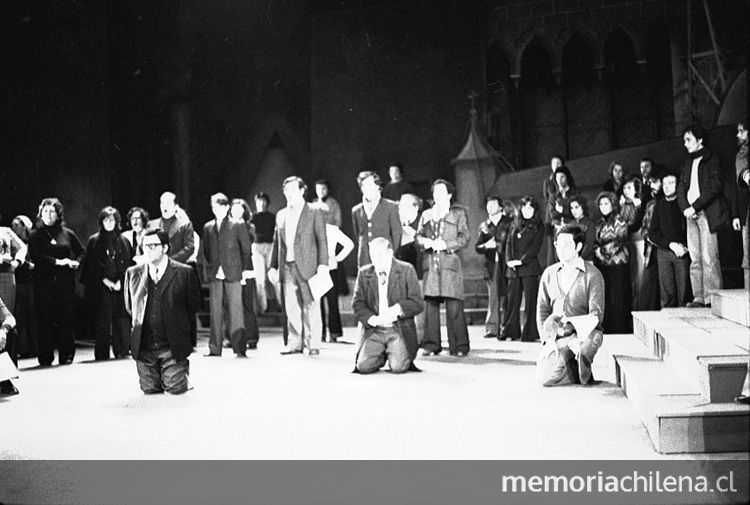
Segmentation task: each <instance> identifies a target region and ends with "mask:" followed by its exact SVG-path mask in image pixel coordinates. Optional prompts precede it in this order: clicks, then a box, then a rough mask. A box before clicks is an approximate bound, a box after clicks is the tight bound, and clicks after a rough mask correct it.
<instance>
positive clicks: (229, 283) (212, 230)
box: [201, 193, 253, 358]
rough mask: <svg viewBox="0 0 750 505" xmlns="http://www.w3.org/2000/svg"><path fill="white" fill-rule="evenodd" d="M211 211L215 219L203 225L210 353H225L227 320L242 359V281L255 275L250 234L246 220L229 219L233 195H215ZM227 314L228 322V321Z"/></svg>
mask: <svg viewBox="0 0 750 505" xmlns="http://www.w3.org/2000/svg"><path fill="white" fill-rule="evenodd" d="M211 212H213V215H214V219H212V220H211V221H209V222H207V223H206V224H205V225H204V226H203V238H202V239H201V250H202V253H203V254H202V259H203V263H204V266H205V268H206V277H207V280H208V282H209V283H210V284H209V289H210V293H211V295H210V306H211V336H210V338H209V340H208V354H207V355H206V356H221V347H222V346H221V344H222V339H223V336H224V335H223V331H222V327H223V326H224V325H223V324H222V323H224V324H225V325H226V328H228V330H229V340H230V341H231V343H232V349H233V350H234V354H235V355H236V356H237V357H238V358H244V357H245V356H246V354H245V352H246V350H247V333H246V332H245V319H244V309H243V306H242V284H244V283H245V282H246V281H247V279H249V278H250V277H251V276H252V269H253V267H252V264H253V263H252V262H253V260H252V250H251V247H252V246H251V244H250V237H249V236H248V234H247V229H246V228H245V225H244V224H243V223H240V222H238V221H233V220H231V219H230V218H229V198H227V195H225V194H224V193H216V194H214V195H212V196H211ZM225 297H226V302H227V303H226V306H227V310H226V312H225V311H224V298H225ZM225 314H226V319H227V321H225V320H224V319H225V317H224V315H225Z"/></svg>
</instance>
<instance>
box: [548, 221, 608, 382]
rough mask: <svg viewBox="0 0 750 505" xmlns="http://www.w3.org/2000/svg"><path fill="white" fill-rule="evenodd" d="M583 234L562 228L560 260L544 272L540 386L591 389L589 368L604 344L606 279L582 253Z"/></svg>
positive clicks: (558, 238) (558, 245)
mask: <svg viewBox="0 0 750 505" xmlns="http://www.w3.org/2000/svg"><path fill="white" fill-rule="evenodd" d="M584 241H585V233H584V232H583V230H582V229H581V228H580V227H578V226H576V225H566V226H563V227H562V228H560V230H559V231H558V232H557V235H556V237H555V250H556V252H557V257H558V258H560V261H559V262H558V263H555V264H553V265H551V266H549V267H547V269H546V270H545V271H544V273H543V274H542V278H541V282H540V285H539V295H538V297H537V315H536V317H537V326H538V327H539V329H540V331H539V333H540V336H541V339H542V351H541V353H540V355H539V358H538V360H537V380H538V382H539V383H540V384H541V385H542V386H562V385H565V384H584V385H585V384H592V383H593V381H594V377H593V376H592V375H591V363H592V362H593V361H594V356H595V355H596V352H597V351H598V350H599V346H601V344H602V330H601V324H602V320H603V319H604V278H603V277H602V274H601V272H599V270H597V268H596V267H595V266H594V265H593V263H591V262H588V261H584V260H583V258H581V256H580V253H581V249H582V248H583V243H584Z"/></svg>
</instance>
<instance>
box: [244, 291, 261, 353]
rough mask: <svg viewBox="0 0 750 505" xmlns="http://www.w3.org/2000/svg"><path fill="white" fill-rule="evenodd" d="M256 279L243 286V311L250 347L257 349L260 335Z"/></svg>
mask: <svg viewBox="0 0 750 505" xmlns="http://www.w3.org/2000/svg"><path fill="white" fill-rule="evenodd" d="M256 289H257V288H256V287H255V279H249V280H248V281H247V282H246V283H245V285H244V286H242V310H243V313H244V315H245V335H246V337H247V344H248V345H249V346H250V347H257V345H258V340H259V339H260V334H259V333H258V318H256V317H255V290H256Z"/></svg>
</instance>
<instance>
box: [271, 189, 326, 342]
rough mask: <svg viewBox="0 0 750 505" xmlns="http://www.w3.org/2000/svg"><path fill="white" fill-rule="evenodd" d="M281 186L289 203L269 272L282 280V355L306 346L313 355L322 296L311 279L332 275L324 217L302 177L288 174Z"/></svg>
mask: <svg viewBox="0 0 750 505" xmlns="http://www.w3.org/2000/svg"><path fill="white" fill-rule="evenodd" d="M282 189H283V191H284V197H285V198H286V201H287V206H286V207H284V208H283V209H281V210H280V211H279V212H278V213H277V214H276V232H275V234H274V239H273V251H272V254H271V268H270V270H269V271H268V277H269V279H270V280H271V282H274V283H275V282H280V283H281V286H282V292H283V296H282V297H283V299H284V309H285V312H286V319H287V328H288V331H289V338H288V345H287V348H286V349H285V350H284V351H282V352H281V354H282V355H288V354H300V353H302V351H303V349H304V348H305V347H307V348H308V349H309V353H310V356H317V355H318V354H320V340H321V337H322V335H323V323H322V320H321V318H320V309H319V308H318V302H319V301H320V298H318V299H314V298H313V293H312V291H311V289H310V285H309V281H310V279H311V278H312V277H313V276H314V275H316V274H318V275H320V276H324V275H329V273H328V242H327V240H326V227H325V218H324V216H323V212H322V211H321V210H319V209H314V208H313V207H311V206H310V205H309V204H308V203H307V202H305V190H306V189H307V186H306V185H305V181H303V180H302V179H301V178H300V177H297V176H291V177H287V178H286V179H285V180H284V182H283V183H282Z"/></svg>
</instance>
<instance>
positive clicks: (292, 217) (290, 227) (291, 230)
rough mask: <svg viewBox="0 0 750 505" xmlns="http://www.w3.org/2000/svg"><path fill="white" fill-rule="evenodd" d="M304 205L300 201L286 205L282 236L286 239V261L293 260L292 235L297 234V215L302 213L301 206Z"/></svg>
mask: <svg viewBox="0 0 750 505" xmlns="http://www.w3.org/2000/svg"><path fill="white" fill-rule="evenodd" d="M304 206H305V202H301V203H299V204H298V205H296V206H294V207H289V206H287V208H286V222H285V223H284V228H285V230H286V234H285V236H284V238H285V240H286V261H288V262H291V261H295V259H294V237H295V236H296V235H297V224H298V223H299V217H300V216H301V215H302V208H303V207H304Z"/></svg>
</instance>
